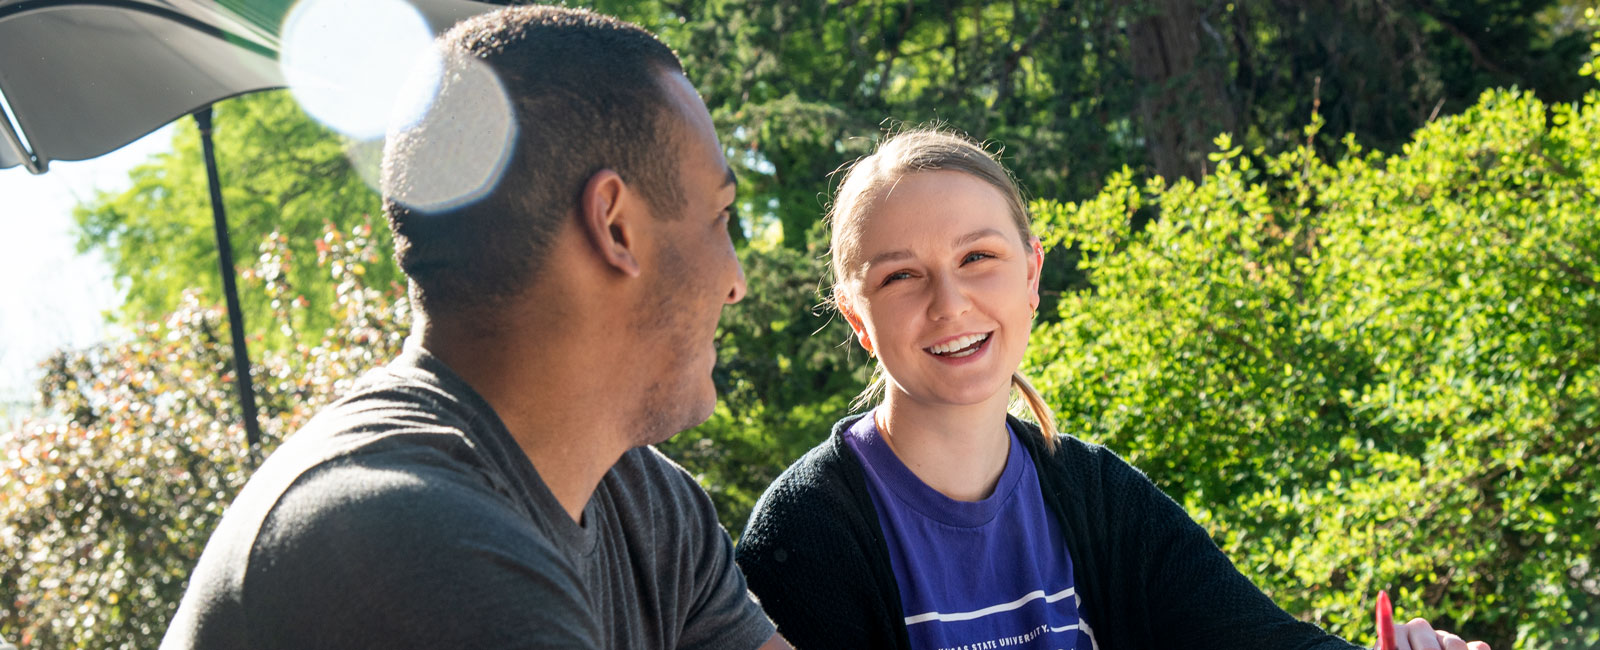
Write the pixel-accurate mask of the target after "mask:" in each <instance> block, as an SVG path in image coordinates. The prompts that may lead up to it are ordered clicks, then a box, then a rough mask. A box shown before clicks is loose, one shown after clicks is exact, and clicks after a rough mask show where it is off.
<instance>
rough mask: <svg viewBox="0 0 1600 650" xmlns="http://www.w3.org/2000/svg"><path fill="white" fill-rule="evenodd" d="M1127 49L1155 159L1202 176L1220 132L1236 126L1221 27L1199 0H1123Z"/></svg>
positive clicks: (1163, 169)
mask: <svg viewBox="0 0 1600 650" xmlns="http://www.w3.org/2000/svg"><path fill="white" fill-rule="evenodd" d="M1119 5H1120V8H1121V9H1122V10H1123V11H1124V12H1126V13H1124V15H1125V16H1127V20H1128V51H1129V59H1130V61H1131V62H1132V68H1133V73H1134V77H1135V78H1136V79H1137V80H1138V81H1139V83H1140V85H1141V86H1142V92H1141V93H1140V98H1139V119H1140V121H1141V123H1142V126H1143V131H1144V137H1145V148H1146V150H1147V152H1148V153H1149V155H1150V163H1151V166H1152V167H1154V168H1155V170H1156V173H1159V174H1161V176H1162V177H1164V178H1166V179H1168V180H1172V179H1176V178H1178V177H1180V176H1181V177H1186V178H1190V179H1195V180H1198V179H1199V178H1200V176H1201V174H1203V173H1204V171H1205V169H1206V162H1207V161H1206V156H1205V154H1206V153H1207V152H1208V151H1210V150H1211V149H1212V146H1211V141H1212V139H1213V138H1215V137H1216V135H1217V134H1218V133H1221V132H1224V131H1226V132H1230V133H1236V132H1237V125H1238V123H1239V120H1238V115H1237V112H1236V109H1235V108H1234V106H1233V103H1232V102H1231V101H1230V100H1229V93H1228V86H1227V84H1228V78H1227V73H1226V69H1225V67H1224V64H1225V61H1226V57H1225V53H1224V52H1222V51H1221V50H1220V48H1222V47H1223V45H1222V43H1221V42H1220V38H1221V36H1220V34H1218V33H1217V32H1216V30H1215V29H1213V28H1211V27H1210V26H1209V25H1207V24H1206V22H1205V15H1204V13H1203V11H1202V10H1201V7H1200V6H1199V2H1198V0H1120V2H1119Z"/></svg>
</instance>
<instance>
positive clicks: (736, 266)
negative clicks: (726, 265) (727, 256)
mask: <svg viewBox="0 0 1600 650" xmlns="http://www.w3.org/2000/svg"><path fill="white" fill-rule="evenodd" d="M733 274H734V276H733V289H731V290H729V291H728V304H730V305H731V304H733V303H736V302H739V301H740V300H744V294H745V293H746V292H748V291H749V290H750V289H749V287H746V286H745V283H744V265H742V264H740V263H739V258H737V257H735V258H733Z"/></svg>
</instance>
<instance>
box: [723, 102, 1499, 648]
mask: <svg viewBox="0 0 1600 650" xmlns="http://www.w3.org/2000/svg"><path fill="white" fill-rule="evenodd" d="M829 219H830V222H831V225H832V229H833V232H832V251H831V254H832V271H833V274H834V278H835V282H834V287H833V294H832V300H833V303H834V305H835V306H836V307H837V309H838V310H839V313H840V314H841V315H843V317H844V318H845V320H846V321H848V322H849V324H850V327H851V329H852V331H853V332H854V334H855V338H856V340H857V342H858V343H859V344H860V345H861V347H862V348H863V349H865V350H866V352H867V354H868V355H870V356H873V357H875V358H877V359H878V367H877V371H878V374H877V376H876V378H875V381H874V383H873V386H872V387H871V388H869V389H868V392H867V393H864V394H863V398H864V399H863V400H862V401H866V400H868V399H870V397H871V396H872V395H875V394H878V393H880V392H881V395H882V399H881V402H879V403H878V404H877V405H876V407H875V408H873V409H872V410H870V411H868V412H867V413H863V414H858V415H853V416H850V417H846V418H845V419H843V420H841V421H840V422H839V423H838V424H836V425H835V426H834V429H833V435H831V436H830V437H829V438H828V440H826V441H824V442H823V443H822V444H821V445H819V446H818V447H817V448H815V449H813V450H812V451H811V452H809V453H808V454H806V456H805V457H804V458H802V459H800V461H798V462H797V463H795V465H794V466H792V467H790V468H789V469H788V470H787V471H786V472H784V474H783V475H782V476H781V477H779V478H778V480H777V481H776V482H775V483H774V484H773V485H772V486H771V487H770V488H769V489H768V490H767V493H766V494H765V495H763V496H762V498H761V501H760V502H759V503H758V504H757V505H756V510H755V513H754V514H753V515H752V516H751V519H750V523H749V525H748V526H747V527H746V529H745V532H744V535H743V538H742V540H741V541H740V546H739V549H738V562H739V565H740V567H741V568H743V569H744V572H745V574H746V576H747V578H748V580H749V584H750V588H751V590H752V591H753V592H754V593H755V594H756V595H757V596H758V597H759V598H760V599H761V602H762V605H763V606H764V607H765V608H766V611H767V613H768V615H770V616H771V617H772V618H773V620H774V621H775V622H776V623H777V624H778V628H779V630H780V632H781V633H782V634H783V635H784V636H785V637H786V638H787V639H789V641H790V642H791V643H793V644H794V645H795V646H796V647H798V648H868V647H871V648H919V649H924V648H925V649H938V648H1003V647H1023V648H1076V649H1091V648H1106V649H1107V650H1122V649H1126V648H1180V647H1181V648H1213V647H1215V648H1230V649H1231V648H1241V647H1244V648H1274V649H1276V648H1348V647H1350V646H1349V645H1348V644H1347V643H1345V642H1344V641H1342V640H1340V639H1338V638H1335V637H1333V636H1331V635H1328V634H1327V633H1325V632H1323V631H1322V630H1321V629H1319V628H1317V627H1316V626H1315V625H1312V624H1309V623H1305V622H1302V621H1298V620H1296V619H1295V618H1293V617H1291V616H1289V615H1288V614H1286V613H1284V612H1283V610H1281V609H1279V608H1278V607H1277V606H1275V605H1274V604H1273V603H1272V602H1271V600H1269V599H1268V598H1267V597H1266V596H1265V595H1264V594H1262V593H1261V591H1260V590H1259V589H1257V588H1256V587H1255V586H1254V585H1253V584H1251V583H1250V581H1249V580H1247V579H1246V578H1245V577H1244V576H1242V575H1240V574H1239V572H1238V571H1237V570H1235V569H1234V568H1233V565H1232V564H1231V563H1230V562H1229V561H1228V559H1227V558H1226V557H1224V556H1223V555H1222V553H1221V551H1219V550H1218V549H1217V547H1216V546H1215V545H1214V544H1213V543H1212V541H1211V539H1210V537H1209V536H1207V534H1206V532H1205V531H1204V530H1203V529H1202V528H1201V527H1200V526H1199V525H1198V524H1196V523H1195V522H1194V521H1193V520H1192V519H1190V518H1189V517H1188V515H1187V514H1186V513H1184V511H1183V510H1182V508H1180V507H1179V506H1178V505H1177V504H1176V503H1174V502H1173V501H1172V500H1171V499H1169V498H1167V496H1166V495H1164V494H1163V493H1162V492H1161V491H1160V490H1159V489H1157V488H1156V487H1155V486H1154V485H1153V484H1151V483H1150V481H1149V480H1148V479H1146V478H1145V476H1144V475H1143V474H1141V473H1140V472H1138V471H1137V470H1135V469H1133V468H1132V467H1130V466H1129V465H1128V464H1127V463H1125V462H1123V461H1122V460H1121V459H1120V458H1118V457H1117V456H1116V455H1114V454H1112V453H1111V452H1110V451H1108V450H1106V449H1105V448H1103V447H1100V446H1097V445H1090V444H1087V443H1084V442H1082V441H1079V440H1077V439H1074V438H1072V437H1070V436H1064V435H1058V434H1057V432H1056V431H1055V427H1054V424H1053V420H1052V417H1051V414H1050V411H1049V409H1048V408H1047V407H1046V406H1045V405H1044V402H1043V401H1042V400H1041V399H1040V397H1039V395H1038V393H1037V392H1036V391H1034V389H1033V387H1032V386H1030V385H1029V384H1028V381H1027V380H1026V379H1024V378H1023V377H1022V375H1020V374H1019V373H1018V372H1017V368H1018V366H1019V365H1020V364H1021V362H1022V357H1023V353H1024V351H1025V349H1026V347H1027V344H1028V336H1029V332H1030V330H1031V329H1032V319H1033V315H1034V312H1035V310H1036V309H1037V307H1038V304H1039V291H1038V287H1039V269H1040V266H1041V265H1042V263H1043V257H1044V254H1043V251H1042V250H1041V249H1040V246H1039V240H1038V239H1037V238H1035V237H1034V236H1033V235H1032V234H1031V232H1030V229H1029V228H1030V226H1029V219H1028V215H1027V212H1026V209H1025V207H1024V204H1023V202H1022V198H1021V196H1020V193H1019V192H1018V190H1017V187H1016V185H1015V184H1014V183H1013V181H1012V180H1011V178H1010V176H1009V174H1008V173H1007V172H1006V170H1005V169H1004V168H1003V167H1001V166H1000V164H999V163H998V162H996V161H995V160H994V159H993V158H991V157H990V156H989V155H988V153H987V152H985V151H984V150H983V149H982V148H981V147H979V146H978V145H976V144H974V143H972V142H971V141H969V140H966V139H964V138H962V137H959V136H955V135H951V134H948V133H942V132H938V131H933V130H916V131H910V132H906V133H902V134H899V135H897V136H894V137H892V138H890V139H888V140H887V141H886V142H884V143H883V144H882V146H881V147H880V148H879V149H878V151H877V152H876V153H874V154H873V155H871V156H868V157H866V158H864V159H862V160H860V161H858V162H857V163H855V165H854V166H853V167H851V169H850V170H849V172H848V173H847V174H846V176H845V179H844V182H843V183H842V184H841V186H840V189H839V194H838V196H837V197H836V198H835V201H834V204H833V207H832V210H831V213H830V215H829ZM1013 391H1015V392H1016V393H1017V394H1019V395H1020V396H1021V398H1022V399H1023V401H1025V402H1026V403H1027V405H1028V408H1029V410H1030V411H1031V412H1032V415H1033V417H1034V419H1035V420H1036V421H1037V422H1038V423H1039V424H1038V425H1035V424H1033V423H1028V422H1024V421H1022V420H1019V419H1017V418H1015V417H1012V416H1010V415H1008V414H1007V407H1008V404H1009V403H1010V401H1011V397H1012V392H1013ZM1397 631H1398V632H1399V633H1400V637H1401V639H1400V641H1401V643H1400V644H1399V646H1400V647H1401V648H1463V649H1465V648H1468V647H1469V646H1468V645H1467V644H1465V643H1464V642H1462V641H1461V640H1460V639H1459V638H1457V637H1455V636H1454V635H1448V634H1444V633H1435V632H1434V631H1433V630H1432V628H1431V627H1429V626H1428V624H1427V622H1426V621H1422V620H1420V619H1418V620H1416V621H1413V622H1411V623H1408V624H1405V625H1401V626H1397ZM1471 647H1473V648H1482V649H1484V650H1487V646H1485V645H1483V644H1481V643H1475V644H1474V645H1473V646H1471Z"/></svg>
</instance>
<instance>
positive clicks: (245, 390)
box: [194, 105, 261, 460]
mask: <svg viewBox="0 0 1600 650" xmlns="http://www.w3.org/2000/svg"><path fill="white" fill-rule="evenodd" d="M194 123H195V125H196V126H198V127H200V149H201V150H202V151H203V152H204V153H205V157H206V182H207V184H209V185H210V186H211V223H212V224H213V225H214V226H216V231H217V263H218V265H219V266H221V270H222V294H223V296H224V297H226V298H227V301H228V329H229V330H230V331H231V332H232V333H233V376H234V377H235V378H236V379H237V381H235V382H234V384H235V385H236V386H238V388H239V407H240V410H241V411H243V413H242V415H243V419H244V432H245V443H246V445H247V447H246V449H247V450H248V451H247V453H248V454H249V457H250V458H251V460H254V459H255V455H256V451H257V450H258V449H259V448H260V446H261V425H260V424H259V423H257V422H256V391H255V386H254V385H253V382H252V381H251V380H250V351H249V350H248V349H246V348H245V344H244V313H243V312H242V311H241V310H240V309H239V288H238V287H237V286H236V285H235V282H234V276H235V275H237V274H238V270H237V269H235V268H234V266H233V245H232V244H231V243H229V241H228V215H227V213H226V212H224V211H223V207H222V184H221V182H220V181H218V180H217V156H216V152H215V151H214V150H213V148H212V144H211V107H210V106H209V105H208V106H206V107H205V108H202V109H200V110H198V111H195V112H194Z"/></svg>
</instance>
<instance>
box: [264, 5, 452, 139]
mask: <svg viewBox="0 0 1600 650" xmlns="http://www.w3.org/2000/svg"><path fill="white" fill-rule="evenodd" d="M282 33H283V41H282V49H281V50H280V56H279V62H280V64H281V65H282V67H283V73H284V78H285V80H287V81H288V82H289V90H290V92H292V93H294V96H295V99H297V100H298V101H299V102H300V105H301V106H302V107H304V108H305V110H306V112H307V113H309V114H310V115H311V116H312V117H313V118H315V119H317V121H319V122H322V123H323V124H325V125H327V126H328V127H329V128H332V129H333V130H335V131H338V132H339V133H341V134H344V135H346V136H349V137H351V138H355V139H357V140H367V139H373V138H379V137H382V136H383V134H384V132H385V131H386V130H388V129H389V127H390V125H391V122H395V121H398V122H401V123H406V122H411V121H415V119H416V117H417V115H418V112H419V111H420V108H421V106H426V101H423V102H421V105H420V106H419V105H418V102H417V101H410V102H402V101H400V91H401V85H402V83H404V82H405V81H406V80H407V79H408V78H415V77H416V76H417V75H414V74H413V70H414V69H416V68H418V67H419V66H420V67H422V68H424V69H428V68H431V69H433V70H435V72H434V74H433V79H434V80H435V82H437V79H438V73H437V69H438V67H439V62H438V55H437V54H436V53H435V50H434V48H433V32H432V31H431V30H430V29H429V28H428V23H427V21H426V20H424V19H423V16H422V14H420V13H418V12H417V10H416V9H415V8H414V7H412V6H411V5H410V4H408V3H406V2H404V0H302V1H301V2H299V3H296V4H295V6H294V8H293V9H291V10H290V11H289V15H288V17H287V18H285V19H284V26H283V32H282ZM422 77H423V78H427V75H422ZM411 96H412V97H416V96H417V95H415V94H413V95H411ZM424 96H425V95H424Z"/></svg>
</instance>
